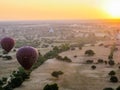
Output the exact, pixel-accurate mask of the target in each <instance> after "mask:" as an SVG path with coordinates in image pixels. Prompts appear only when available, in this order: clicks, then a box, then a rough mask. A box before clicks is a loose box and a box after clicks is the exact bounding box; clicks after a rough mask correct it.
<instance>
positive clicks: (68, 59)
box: [63, 56, 72, 62]
mask: <svg viewBox="0 0 120 90" xmlns="http://www.w3.org/2000/svg"><path fill="white" fill-rule="evenodd" d="M63 61H66V62H72V61H71V59H70V58H68V57H67V56H65V57H64V58H63Z"/></svg>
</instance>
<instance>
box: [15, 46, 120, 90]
mask: <svg viewBox="0 0 120 90" xmlns="http://www.w3.org/2000/svg"><path fill="white" fill-rule="evenodd" d="M89 48H90V49H93V50H94V51H95V52H96V55H95V59H99V58H100V57H102V56H103V53H105V54H104V56H103V57H102V59H105V58H106V57H107V56H108V54H109V48H104V47H98V46H94V47H84V48H83V49H82V50H79V49H76V50H74V51H71V50H70V51H67V52H63V53H61V54H60V55H61V56H68V57H70V58H71V59H72V63H66V62H62V61H58V60H56V59H49V60H47V61H46V62H45V63H44V64H43V65H41V66H40V67H39V68H37V69H36V70H34V71H33V72H32V73H31V78H30V79H29V80H27V81H25V82H24V83H23V85H22V86H20V87H19V88H16V89H15V90H42V89H43V87H44V86H45V85H46V84H51V83H55V82H56V83H57V84H58V86H59V87H60V88H59V90H102V89H103V88H105V87H113V88H116V87H117V86H119V84H120V82H118V83H117V84H114V83H110V82H109V78H110V77H109V76H108V73H109V71H111V70H115V71H116V72H117V76H118V78H119V79H120V71H119V69H118V66H119V65H115V66H113V67H110V66H109V65H105V64H94V65H96V67H97V68H96V69H95V70H92V69H91V65H93V64H83V63H82V62H84V60H85V57H84V51H85V50H87V49H89ZM116 54H118V53H116ZM74 55H77V56H78V57H77V58H74ZM97 56H99V57H97ZM91 58H94V57H91ZM115 60H117V58H116V59H115ZM116 62H118V61H116ZM57 70H58V71H59V70H61V71H63V72H64V74H63V75H61V76H60V77H59V79H55V78H54V77H52V76H51V73H52V72H53V71H57Z"/></svg>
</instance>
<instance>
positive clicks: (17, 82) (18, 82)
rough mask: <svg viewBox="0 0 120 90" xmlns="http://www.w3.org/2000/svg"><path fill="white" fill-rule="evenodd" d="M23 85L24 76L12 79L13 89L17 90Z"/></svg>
mask: <svg viewBox="0 0 120 90" xmlns="http://www.w3.org/2000/svg"><path fill="white" fill-rule="evenodd" d="M22 83H23V78H22V76H16V77H12V79H11V83H10V85H11V87H12V88H16V87H19V86H20V85H21V84H22Z"/></svg>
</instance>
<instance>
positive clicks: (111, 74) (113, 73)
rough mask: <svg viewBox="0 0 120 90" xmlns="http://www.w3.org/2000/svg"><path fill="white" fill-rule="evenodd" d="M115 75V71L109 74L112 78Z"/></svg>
mask: <svg viewBox="0 0 120 90" xmlns="http://www.w3.org/2000/svg"><path fill="white" fill-rule="evenodd" d="M115 74H116V72H115V71H113V70H112V71H110V72H109V73H108V75H110V76H113V75H115Z"/></svg>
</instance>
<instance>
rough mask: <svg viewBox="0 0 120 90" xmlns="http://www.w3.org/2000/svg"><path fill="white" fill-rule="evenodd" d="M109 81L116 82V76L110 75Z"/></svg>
mask: <svg viewBox="0 0 120 90" xmlns="http://www.w3.org/2000/svg"><path fill="white" fill-rule="evenodd" d="M110 82H113V83H117V82H118V78H117V77H116V76H111V78H110Z"/></svg>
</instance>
